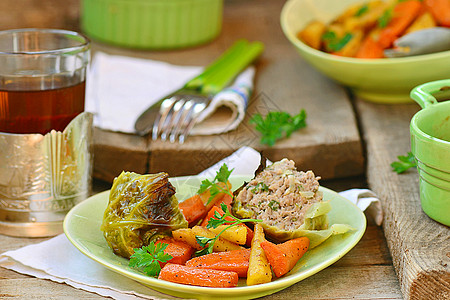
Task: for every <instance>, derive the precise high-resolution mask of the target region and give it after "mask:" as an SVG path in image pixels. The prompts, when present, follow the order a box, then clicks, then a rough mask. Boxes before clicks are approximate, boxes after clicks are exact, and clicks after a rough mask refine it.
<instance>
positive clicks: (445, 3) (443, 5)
mask: <svg viewBox="0 0 450 300" xmlns="http://www.w3.org/2000/svg"><path fill="white" fill-rule="evenodd" d="M424 4H425V5H426V6H427V8H428V9H429V11H430V12H431V14H432V15H433V17H434V19H435V20H436V22H437V23H438V24H439V25H441V26H446V27H450V1H449V0H424Z"/></svg>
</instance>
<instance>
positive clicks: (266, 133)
mask: <svg viewBox="0 0 450 300" xmlns="http://www.w3.org/2000/svg"><path fill="white" fill-rule="evenodd" d="M250 124H255V125H256V126H255V129H256V130H258V131H259V132H261V134H262V136H261V141H260V142H261V144H266V145H269V146H273V145H275V142H276V141H277V140H279V139H281V138H283V137H285V138H288V137H289V136H290V135H291V133H292V132H294V131H296V130H299V129H300V128H304V127H306V111H305V110H304V109H302V110H301V111H300V113H299V114H298V115H296V116H291V115H290V114H289V113H287V112H282V111H271V112H269V113H268V114H267V115H266V117H265V118H263V117H262V116H261V115H260V114H255V115H253V117H252V118H251V119H250Z"/></svg>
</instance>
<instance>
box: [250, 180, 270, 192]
mask: <svg viewBox="0 0 450 300" xmlns="http://www.w3.org/2000/svg"><path fill="white" fill-rule="evenodd" d="M250 191H251V192H252V193H256V192H258V191H261V192H268V191H269V187H268V186H267V184H265V183H264V182H258V183H257V184H256V185H255V187H254V188H253V189H251V190H250Z"/></svg>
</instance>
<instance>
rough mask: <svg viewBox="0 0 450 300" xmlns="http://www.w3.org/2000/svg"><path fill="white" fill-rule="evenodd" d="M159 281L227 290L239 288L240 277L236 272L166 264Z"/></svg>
mask: <svg viewBox="0 0 450 300" xmlns="http://www.w3.org/2000/svg"><path fill="white" fill-rule="evenodd" d="M158 279H161V280H166V281H170V282H176V283H182V284H189V285H197V286H206V287H216V288H227V287H235V286H237V283H238V279H239V277H238V274H237V273H236V272H230V271H219V270H211V269H199V268H194V267H187V266H183V265H176V264H166V265H165V266H164V267H163V268H162V269H161V272H160V273H159V276H158Z"/></svg>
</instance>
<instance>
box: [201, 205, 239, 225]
mask: <svg viewBox="0 0 450 300" xmlns="http://www.w3.org/2000/svg"><path fill="white" fill-rule="evenodd" d="M216 212H218V213H219V215H220V216H223V215H224V214H225V213H224V212H223V210H222V209H221V208H220V207H218V206H213V207H211V209H210V210H209V211H208V213H207V214H206V217H205V218H204V219H203V221H202V223H201V224H200V226H203V227H206V225H208V222H209V219H211V218H213V219H215V217H214V214H215V213H216ZM225 220H227V221H230V223H228V224H231V223H232V222H233V218H231V217H226V218H225Z"/></svg>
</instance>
